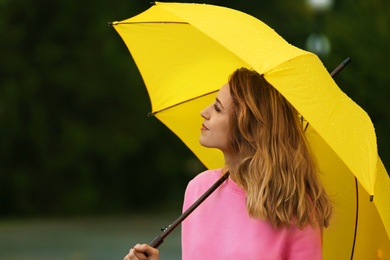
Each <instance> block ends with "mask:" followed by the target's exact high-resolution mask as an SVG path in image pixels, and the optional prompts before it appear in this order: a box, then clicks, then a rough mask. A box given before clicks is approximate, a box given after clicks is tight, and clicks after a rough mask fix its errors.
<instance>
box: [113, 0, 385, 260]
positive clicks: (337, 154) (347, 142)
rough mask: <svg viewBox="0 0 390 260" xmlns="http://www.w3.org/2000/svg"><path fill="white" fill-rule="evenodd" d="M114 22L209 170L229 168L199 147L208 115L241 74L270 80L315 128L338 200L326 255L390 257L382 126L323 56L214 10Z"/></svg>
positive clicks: (161, 12) (155, 103) (166, 113)
mask: <svg viewBox="0 0 390 260" xmlns="http://www.w3.org/2000/svg"><path fill="white" fill-rule="evenodd" d="M112 24H113V26H114V28H115V29H116V30H117V32H118V33H119V34H120V36H121V37H122V38H123V40H124V42H125V43H126V45H127V47H128V48H129V50H130V53H131V55H132V56H133V58H134V60H135V63H136V64H137V66H138V68H139V70H140V73H141V75H142V77H143V79H144V82H145V85H146V87H147V90H148V93H149V97H150V100H151V104H152V113H153V114H154V115H155V116H156V117H157V118H158V119H159V120H161V121H162V122H163V123H164V124H165V125H166V126H168V127H169V128H170V129H171V130H172V131H173V132H174V133H175V134H176V135H177V136H178V137H179V138H180V139H181V140H182V141H183V142H184V143H185V144H186V145H187V146H188V147H189V148H190V149H191V150H192V151H193V152H194V154H195V155H196V156H197V157H198V158H199V159H200V160H201V162H203V164H205V165H206V166H207V167H208V168H217V167H221V166H222V165H223V163H224V162H223V157H222V154H221V153H220V152H219V151H218V150H212V149H209V148H204V147H202V146H200V144H199V141H198V137H199V134H200V133H199V129H200V126H201V122H202V118H201V117H200V115H199V113H200V111H201V109H203V108H204V107H205V106H207V105H209V104H210V103H212V102H214V100H215V96H216V92H217V91H218V90H219V88H220V87H221V86H222V85H223V84H224V83H226V82H227V78H228V75H230V74H231V73H232V72H233V71H234V70H235V69H237V68H239V67H247V68H252V69H254V70H256V71H257V72H259V73H260V74H264V77H265V79H266V80H267V81H268V82H269V83H271V84H272V85H273V86H274V87H275V88H276V89H277V90H278V91H279V92H280V93H281V94H283V95H284V96H285V98H286V99H287V100H288V101H289V102H290V103H291V104H292V105H293V106H294V107H295V108H296V109H297V110H298V111H299V113H300V114H301V115H302V116H303V117H304V118H305V120H306V121H307V122H309V126H308V128H307V131H306V136H307V139H308V140H309V143H310V146H311V147H312V150H313V151H314V153H315V154H316V157H317V160H318V164H319V169H320V175H321V178H322V179H323V182H324V184H325V186H326V188H327V191H328V193H329V194H330V196H331V197H332V199H333V201H334V202H335V203H334V204H335V217H334V218H333V220H332V222H331V224H330V228H328V229H326V231H325V234H324V257H325V258H329V259H344V258H349V257H350V256H351V252H354V255H355V258H356V259H358V256H359V257H362V259H370V258H372V257H373V256H377V255H378V256H382V255H384V256H389V252H388V250H389V248H390V242H389V233H390V223H389V221H390V213H389V210H388V209H386V205H385V204H384V203H385V202H384V200H383V198H384V197H383V196H386V194H388V193H389V191H388V189H389V179H388V177H387V179H386V176H387V175H386V171H385V169H384V167H383V165H382V163H381V161H380V159H379V157H378V154H377V147H376V137H375V132H374V127H373V125H372V123H371V120H370V118H369V117H368V115H367V114H366V113H365V112H364V111H363V110H362V109H361V108H360V107H359V106H358V105H357V104H355V103H354V102H353V101H352V100H351V99H350V98H348V97H347V96H346V95H345V94H344V93H343V92H342V91H341V90H340V89H339V88H338V86H337V85H336V83H335V82H334V81H333V79H332V77H331V76H330V75H329V73H328V71H327V70H326V69H325V68H324V66H323V64H322V63H321V61H320V60H319V58H318V57H317V56H316V55H315V54H313V53H310V52H307V51H304V50H301V49H299V48H297V47H295V46H292V45H291V44H289V43H288V42H286V41H285V40H284V39H283V38H282V37H281V36H279V35H278V34H277V33H276V32H275V31H274V30H272V29H271V28H270V27H268V26H267V25H266V24H264V23H263V22H261V21H260V20H258V19H256V18H254V17H252V16H250V15H247V14H245V13H242V12H239V11H236V10H233V9H229V8H224V7H218V6H213V5H205V4H179V3H155V5H153V6H152V7H151V8H149V9H148V10H146V11H145V12H143V13H141V14H139V15H137V16H135V17H132V18H130V19H127V20H124V21H121V22H113V23H112ZM382 175H383V176H382ZM381 176H382V177H381ZM355 178H356V179H357V182H356V183H357V184H356V185H357V186H356V187H355ZM376 178H382V179H383V183H382V184H383V187H381V188H378V187H377V186H378V184H377V183H378V182H376ZM382 184H381V185H382ZM378 190H380V191H381V192H378ZM357 191H359V193H357ZM378 193H380V195H379V194H378ZM370 197H371V198H374V199H373V202H370ZM378 197H379V198H378ZM381 198H382V199H381ZM357 206H358V207H357ZM362 209H367V210H368V211H369V213H365V212H363V210H362ZM364 211H366V210H364ZM362 214H363V215H362ZM357 217H358V219H359V222H358V229H357V232H356V228H355V222H356V219H357ZM372 220H378V221H375V222H373V221H372ZM373 229H375V230H373ZM355 235H356V244H355V243H354V237H355ZM371 236H375V239H373V238H372V237H371ZM386 250H387V251H386Z"/></svg>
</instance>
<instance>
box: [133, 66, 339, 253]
mask: <svg viewBox="0 0 390 260" xmlns="http://www.w3.org/2000/svg"><path fill="white" fill-rule="evenodd" d="M201 115H202V117H203V118H204V122H203V124H202V128H201V136H200V143H201V145H203V146H205V147H210V148H218V149H220V150H221V151H222V152H223V154H224V157H225V162H226V166H225V167H224V169H218V170H209V171H206V172H204V173H202V174H199V175H198V176H196V177H195V178H194V179H193V180H192V181H191V182H190V183H189V185H188V187H187V190H186V194H185V199H184V206H183V209H184V210H185V209H187V208H188V207H189V206H190V205H191V204H192V203H193V202H194V201H195V200H197V199H198V198H199V197H200V196H201V195H202V194H203V193H204V192H205V191H206V190H207V189H208V188H209V187H210V186H211V185H212V184H213V183H215V181H216V180H217V179H219V178H220V177H221V175H222V174H223V173H224V172H226V171H227V170H229V172H230V176H229V178H228V180H227V181H225V183H223V184H222V185H221V186H220V187H219V188H218V189H217V190H216V191H215V192H214V193H213V194H212V195H210V197H209V198H207V199H206V200H205V201H204V202H203V203H202V204H201V205H200V206H199V207H198V208H197V209H196V210H195V211H194V212H193V213H192V214H191V215H190V216H189V217H188V218H187V219H186V220H184V222H183V224H182V254H183V260H186V259H202V260H203V259H321V258H322V229H323V228H324V227H327V226H328V224H329V219H330V216H331V212H332V207H331V203H330V200H329V198H328V196H327V195H326V192H325V190H324V188H323V186H322V184H321V183H320V181H319V180H318V178H317V174H316V172H317V171H316V167H315V163H314V159H313V157H312V155H311V154H310V150H309V148H308V145H307V143H306V139H305V137H304V131H303V128H302V125H301V123H300V120H299V115H298V112H297V111H296V110H295V109H294V108H293V107H292V106H291V104H290V103H289V102H288V101H287V100H286V99H285V98H284V97H283V96H282V95H281V94H280V93H279V92H278V91H276V90H275V89H274V88H273V86H272V85H270V84H269V83H268V82H267V81H266V80H265V79H264V77H263V76H262V75H259V74H258V73H257V72H255V71H253V70H248V69H245V68H241V69H238V70H236V71H235V72H234V73H233V74H232V75H231V76H230V78H229V81H228V83H227V84H225V85H224V86H223V87H222V88H221V89H220V91H219V92H218V95H217V98H216V101H215V102H214V103H213V104H212V105H210V106H208V107H207V108H205V109H204V110H203V111H202V112H201ZM144 253H147V255H148V258H147V257H146V256H145V254H144ZM125 259H151V260H156V259H158V250H156V249H154V248H151V247H149V246H148V245H145V244H144V245H139V244H138V245H136V246H135V247H134V248H133V249H131V250H130V253H129V254H128V255H127V256H126V257H125Z"/></svg>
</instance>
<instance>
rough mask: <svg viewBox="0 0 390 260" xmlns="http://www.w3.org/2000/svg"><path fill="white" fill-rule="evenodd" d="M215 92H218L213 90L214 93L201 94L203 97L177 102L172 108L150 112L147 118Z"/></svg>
mask: <svg viewBox="0 0 390 260" xmlns="http://www.w3.org/2000/svg"><path fill="white" fill-rule="evenodd" d="M216 92H218V90H214V91H211V92H208V93H205V94H203V95H200V96H197V97H193V98H190V99H187V100H184V101H181V102H179V103H176V104H174V105H172V106H169V107H166V108H164V109H161V110H159V111H155V112H150V113H149V116H154V115H156V114H157V113H160V112H163V111H165V110H168V109H170V108H173V107H176V106H179V105H182V104H184V103H187V102H190V101H192V100H195V99H198V98H202V97H205V96H208V95H211V94H214V93H216Z"/></svg>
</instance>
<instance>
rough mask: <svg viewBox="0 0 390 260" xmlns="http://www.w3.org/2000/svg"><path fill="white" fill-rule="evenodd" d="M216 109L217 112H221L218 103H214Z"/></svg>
mask: <svg viewBox="0 0 390 260" xmlns="http://www.w3.org/2000/svg"><path fill="white" fill-rule="evenodd" d="M214 109H215V111H217V112H221V109H220V108H219V107H218V105H217V104H214Z"/></svg>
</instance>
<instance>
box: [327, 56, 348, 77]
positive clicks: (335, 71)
mask: <svg viewBox="0 0 390 260" xmlns="http://www.w3.org/2000/svg"><path fill="white" fill-rule="evenodd" d="M350 61H351V58H350V57H348V58H346V59H345V60H344V61H343V62H342V63H341V64H340V65H339V66H337V68H335V69H334V70H333V71H332V72H331V73H330V75H331V76H332V78H334V77H335V76H336V75H337V74H338V73H339V72H340V71H341V70H342V69H344V67H345V66H347V64H348V63H349V62H350Z"/></svg>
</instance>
